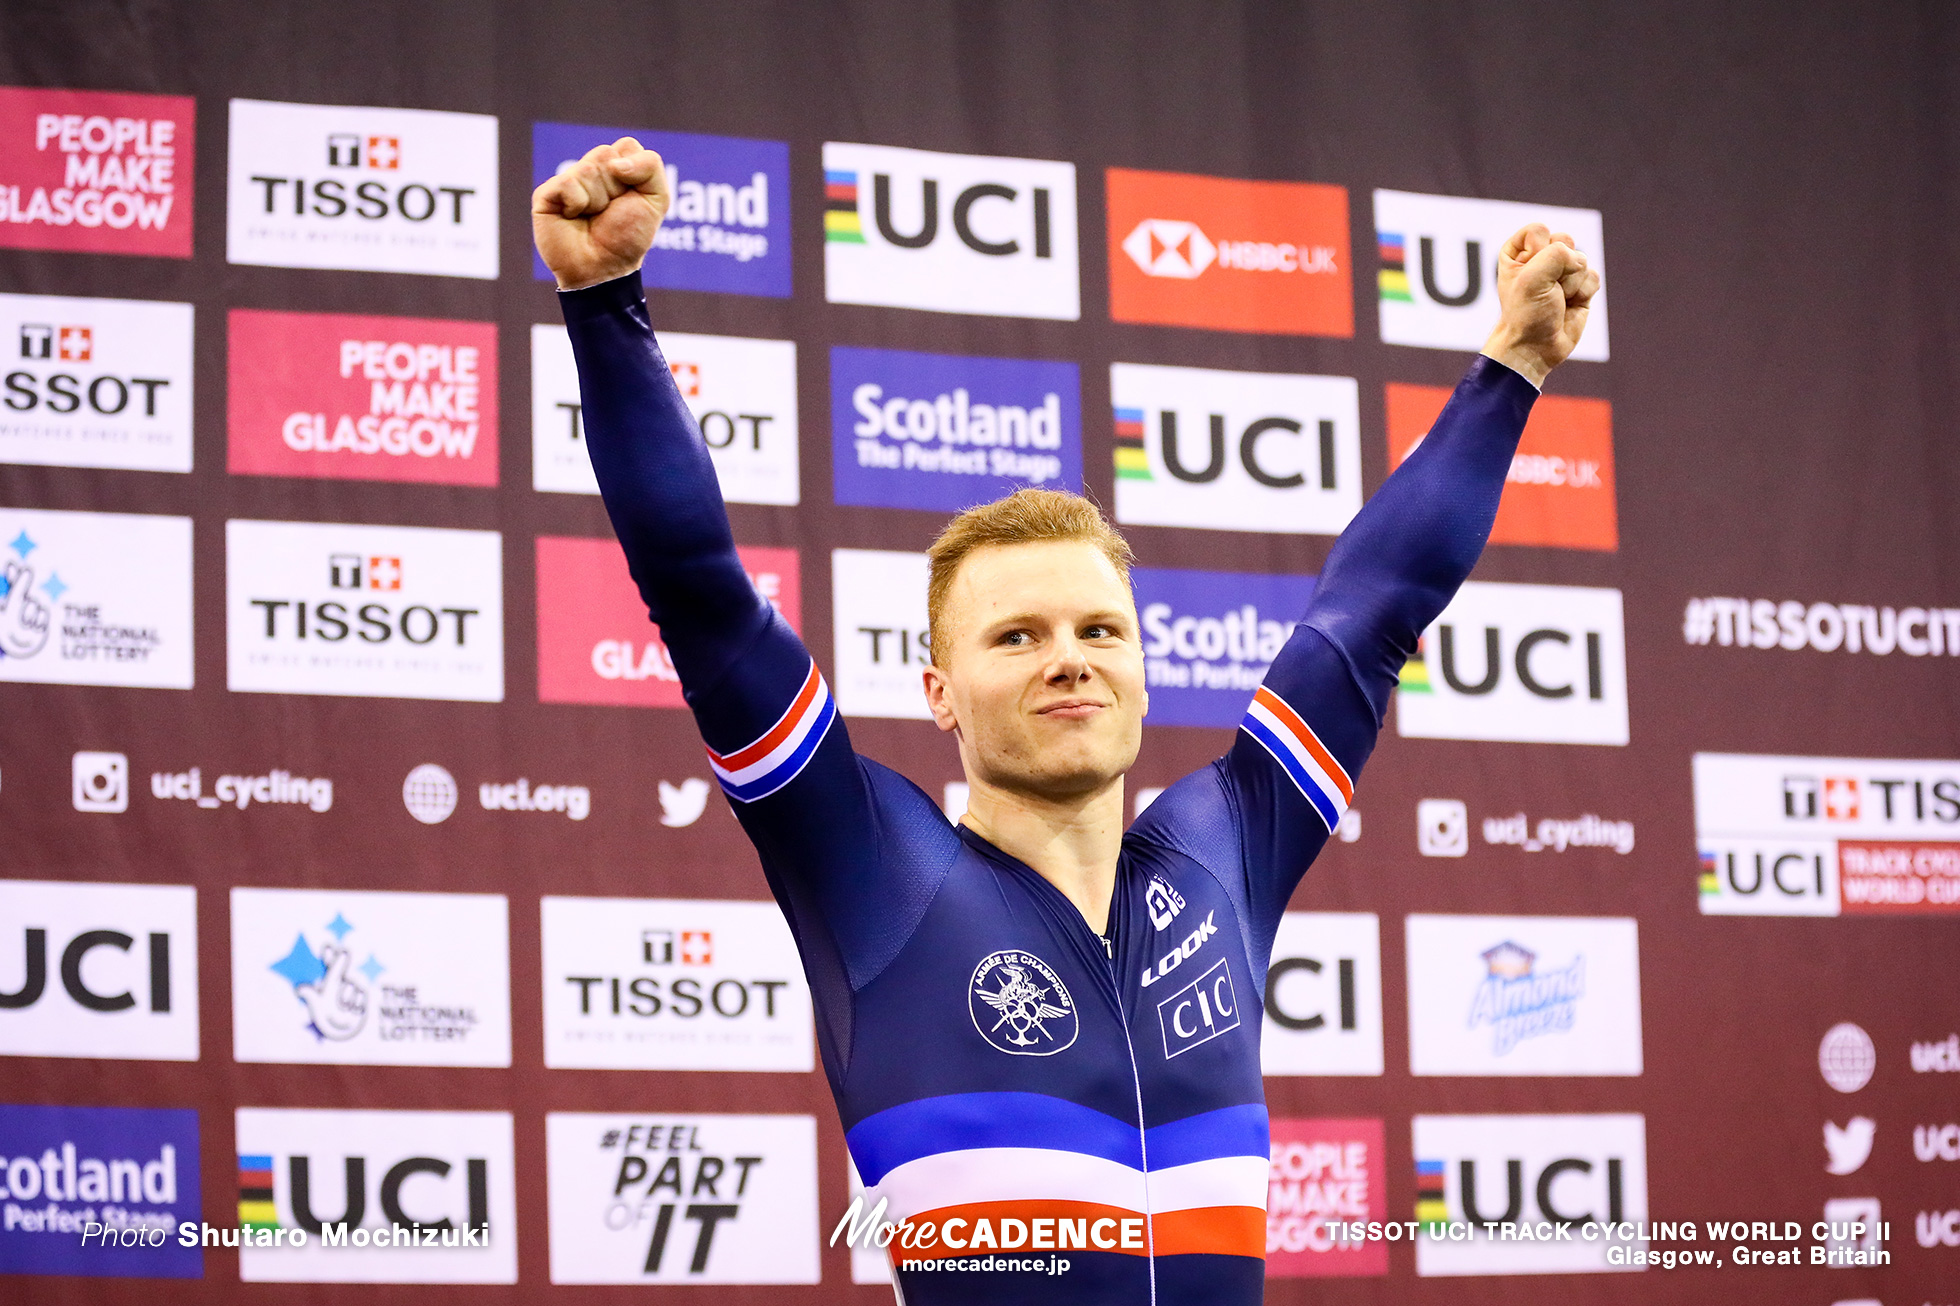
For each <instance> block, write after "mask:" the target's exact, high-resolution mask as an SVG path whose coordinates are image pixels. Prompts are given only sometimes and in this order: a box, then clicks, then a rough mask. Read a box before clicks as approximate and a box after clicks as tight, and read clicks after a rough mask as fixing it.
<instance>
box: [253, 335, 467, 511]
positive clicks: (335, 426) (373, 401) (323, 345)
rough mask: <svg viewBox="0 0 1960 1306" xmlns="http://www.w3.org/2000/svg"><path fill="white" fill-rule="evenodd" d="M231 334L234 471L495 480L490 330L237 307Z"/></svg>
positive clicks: (449, 481)
mask: <svg viewBox="0 0 1960 1306" xmlns="http://www.w3.org/2000/svg"><path fill="white" fill-rule="evenodd" d="M230 335H231V354H230V357H231V366H230V396H231V402H230V408H229V413H230V454H229V458H228V460H227V466H229V467H230V469H231V470H232V471H233V472H237V473H241V474H244V475H249V476H323V477H330V478H334V479H337V480H348V481H416V482H422V483H435V484H440V485H482V486H490V485H495V484H496V483H497V328H496V327H495V326H494V325H493V324H491V323H488V322H447V321H440V320H437V319H433V318H417V317H365V316H360V315H356V314H347V313H266V312H260V311H258V310H256V309H243V308H240V309H233V310H232V313H231V323H230Z"/></svg>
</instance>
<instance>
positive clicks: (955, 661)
mask: <svg viewBox="0 0 1960 1306" xmlns="http://www.w3.org/2000/svg"><path fill="white" fill-rule="evenodd" d="M938 638H939V642H940V644H943V645H945V647H944V648H941V647H938V646H937V645H936V646H935V647H934V649H933V665H932V666H930V667H928V668H927V669H926V671H925V688H926V702H927V704H928V705H929V706H930V707H931V708H932V715H933V720H934V721H936V722H937V723H938V725H939V728H940V729H941V730H947V731H958V733H959V741H960V761H961V762H962V763H963V764H964V766H965V768H966V773H967V777H968V779H969V780H975V781H983V782H986V783H989V784H992V785H996V786H998V787H1000V788H1003V789H1008V790H1013V791H1016V792H1020V793H1026V794H1029V795H1032V796H1036V797H1040V798H1047V799H1057V800H1066V799H1070V798H1075V797H1081V796H1084V795H1088V794H1093V793H1095V792H1097V791H1098V790H1100V789H1102V788H1103V787H1104V786H1106V785H1108V784H1109V783H1110V782H1111V781H1113V780H1115V779H1117V778H1118V777H1120V776H1121V775H1123V773H1124V772H1126V771H1128V770H1129V769H1130V767H1131V766H1132V765H1133V764H1134V763H1135V762H1136V758H1137V749H1138V748H1139V747H1140V746H1141V744H1142V741H1143V714H1144V710H1145V708H1146V706H1147V703H1148V695H1147V694H1146V693H1145V691H1144V677H1143V645H1142V641H1141V640H1140V639H1139V638H1138V630H1137V611H1136V603H1135V601H1134V600H1133V599H1132V598H1131V596H1130V588H1129V586H1128V585H1127V584H1125V583H1124V581H1123V578H1122V577H1121V576H1120V575H1119V574H1118V573H1117V571H1116V568H1115V567H1114V566H1113V565H1112V564H1111V563H1110V560H1109V559H1108V557H1106V556H1105V555H1104V554H1103V552H1102V550H1100V549H1098V548H1097V547H1096V546H1095V545H1094V544H1091V543H1089V542H1088V541H1086V540H1051V541H1042V542H1039V543H1031V544H1004V545H988V546H985V547H982V548H977V549H975V550H973V551H972V552H971V553H969V554H967V555H966V557H965V558H963V559H962V560H961V561H960V563H959V570H958V571H957V572H956V573H955V574H954V576H953V580H952V585H951V588H950V589H949V591H948V593H947V595H946V604H945V608H944V620H943V622H942V625H941V630H940V633H939V637H938Z"/></svg>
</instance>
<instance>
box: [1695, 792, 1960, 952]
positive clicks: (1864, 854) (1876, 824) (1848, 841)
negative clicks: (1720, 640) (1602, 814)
mask: <svg viewBox="0 0 1960 1306" xmlns="http://www.w3.org/2000/svg"><path fill="white" fill-rule="evenodd" d="M1694 787H1695V842H1696V846H1697V848H1698V850H1699V852H1700V860H1701V875H1700V883H1699V895H1698V896H1699V899H1700V903H1701V911H1702V914H1703V915H1705V916H1836V915H1839V914H1840V913H1866V912H1876V911H1905V912H1914V913H1922V912H1924V913H1951V912H1953V911H1955V910H1956V909H1960V761H1933V760H1924V759H1886V758H1870V757H1779V756H1773V755H1764V754H1742V753H1696V754H1695V757H1694Z"/></svg>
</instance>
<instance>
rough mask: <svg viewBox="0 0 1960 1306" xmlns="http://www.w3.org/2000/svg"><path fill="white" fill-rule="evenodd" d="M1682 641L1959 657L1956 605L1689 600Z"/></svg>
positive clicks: (1959, 621) (1959, 618)
mask: <svg viewBox="0 0 1960 1306" xmlns="http://www.w3.org/2000/svg"><path fill="white" fill-rule="evenodd" d="M1681 638H1682V640H1683V641H1684V642H1686V643H1688V644H1698V645H1704V646H1705V645H1707V644H1709V643H1711V642H1713V643H1715V644H1717V645H1719V646H1721V647H1723V648H1728V647H1730V646H1731V645H1733V646H1735V647H1737V648H1765V649H1767V648H1777V649H1783V650H1785V651H1794V650H1797V649H1803V648H1808V649H1812V650H1814V651H1816V652H1818V653H1835V652H1837V651H1838V650H1840V649H1842V650H1843V651H1844V652H1846V653H1870V654H1872V655H1873V656H1875V657H1890V656H1891V655H1892V654H1893V653H1902V654H1904V655H1905V656H1906V657H1909V658H1923V657H1960V608H1940V607H1927V608H1920V607H1911V608H1892V607H1873V606H1871V605H1870V604H1865V603H1811V604H1804V603H1799V602H1797V601H1796V600H1794V599H1785V600H1783V601H1782V602H1780V603H1779V602H1777V601H1775V600H1773V599H1731V598H1706V599H1689V600H1688V606H1687V610H1686V612H1685V613H1684V614H1683V615H1682V618H1681Z"/></svg>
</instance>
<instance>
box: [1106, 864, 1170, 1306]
mask: <svg viewBox="0 0 1960 1306" xmlns="http://www.w3.org/2000/svg"><path fill="white" fill-rule="evenodd" d="M1114 906H1115V904H1114V903H1111V909H1112V910H1113V909H1114ZM1103 950H1104V951H1105V952H1106V953H1108V954H1109V977H1110V980H1111V982H1113V983H1114V984H1115V985H1116V1018H1117V1020H1118V1021H1119V1022H1120V1023H1121V1024H1122V1026H1123V1046H1124V1047H1125V1048H1126V1049H1128V1051H1129V1054H1130V1083H1131V1084H1132V1085H1133V1086H1134V1087H1135V1088H1136V1095H1137V1155H1138V1156H1139V1157H1140V1158H1141V1159H1142V1161H1143V1260H1144V1265H1145V1267H1146V1269H1147V1272H1148V1273H1149V1276H1150V1306H1157V1228H1156V1221H1155V1219H1154V1217H1152V1215H1151V1213H1150V1138H1149V1134H1148V1133H1147V1132H1146V1131H1145V1129H1144V1127H1143V1075H1142V1073H1141V1072H1140V1071H1139V1070H1138V1068H1137V1048H1136V1043H1135V1042H1134V1041H1132V1040H1131V1038H1130V1017H1129V1013H1128V1012H1127V1011H1125V1010H1124V1009H1123V978H1122V976H1121V975H1119V974H1118V973H1117V971H1116V943H1115V937H1114V936H1113V935H1109V936H1105V937H1104V938H1103Z"/></svg>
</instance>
